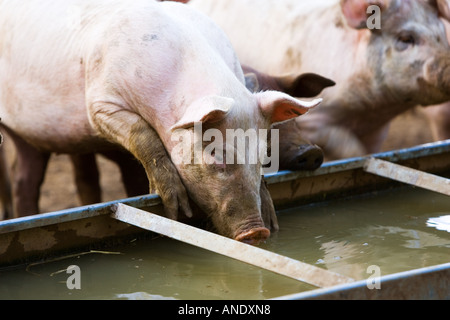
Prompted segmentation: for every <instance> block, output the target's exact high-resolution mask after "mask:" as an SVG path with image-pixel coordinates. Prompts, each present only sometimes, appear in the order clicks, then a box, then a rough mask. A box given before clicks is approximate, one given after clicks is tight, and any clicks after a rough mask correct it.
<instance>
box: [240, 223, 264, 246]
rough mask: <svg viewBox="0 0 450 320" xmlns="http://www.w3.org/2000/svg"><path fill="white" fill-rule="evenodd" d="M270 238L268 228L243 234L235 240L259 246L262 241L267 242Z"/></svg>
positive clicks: (254, 229) (256, 229)
mask: <svg viewBox="0 0 450 320" xmlns="http://www.w3.org/2000/svg"><path fill="white" fill-rule="evenodd" d="M269 236H270V231H269V229H266V228H263V227H261V228H253V229H251V230H249V231H247V232H243V233H241V234H240V235H238V236H237V237H236V238H235V240H237V241H240V242H244V243H247V244H251V245H257V244H259V243H260V242H261V241H265V240H266V239H267V238H269Z"/></svg>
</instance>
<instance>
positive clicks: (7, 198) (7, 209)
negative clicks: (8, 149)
mask: <svg viewBox="0 0 450 320" xmlns="http://www.w3.org/2000/svg"><path fill="white" fill-rule="evenodd" d="M0 201H1V204H2V212H0V220H2V219H10V218H12V217H13V215H12V203H11V201H12V196H11V185H10V181H9V177H8V170H7V165H6V159H5V152H4V149H2V148H0Z"/></svg>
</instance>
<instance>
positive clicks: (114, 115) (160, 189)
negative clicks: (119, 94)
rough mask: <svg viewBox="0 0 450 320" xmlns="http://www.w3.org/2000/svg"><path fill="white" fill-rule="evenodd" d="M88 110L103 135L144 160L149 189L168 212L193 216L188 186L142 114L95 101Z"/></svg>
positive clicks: (170, 214)
mask: <svg viewBox="0 0 450 320" xmlns="http://www.w3.org/2000/svg"><path fill="white" fill-rule="evenodd" d="M89 113H90V118H91V121H92V124H93V126H94V128H95V129H96V130H97V131H98V132H99V133H100V134H101V135H102V136H103V137H105V138H107V139H108V140H110V141H113V142H115V143H118V144H120V145H121V146H123V147H124V148H125V149H127V150H128V151H130V152H131V153H132V154H133V155H134V156H135V157H136V159H138V160H139V161H140V162H141V163H142V165H143V166H144V169H145V171H146V173H147V177H148V179H149V182H150V189H153V188H154V189H155V190H156V192H157V193H158V194H159V196H160V197H161V200H162V202H163V205H164V209H165V212H166V215H167V216H168V217H169V218H172V219H177V218H178V212H179V211H182V212H184V214H185V215H186V216H188V217H191V216H192V212H191V208H190V206H189V198H188V196H187V192H186V189H185V187H184V185H183V183H182V182H181V179H180V176H179V175H178V171H177V169H176V168H175V166H174V165H173V163H172V161H171V160H170V157H169V155H168V154H167V151H166V149H165V147H164V145H163V143H162V141H161V140H160V138H159V136H158V134H157V133H156V131H155V130H153V128H152V127H151V126H150V125H149V124H148V123H147V122H146V121H145V120H144V119H143V118H142V117H141V116H140V115H138V114H136V113H133V112H131V111H128V110H124V109H123V108H121V107H120V106H117V105H115V104H112V103H100V102H98V103H93V104H91V105H90V107H89Z"/></svg>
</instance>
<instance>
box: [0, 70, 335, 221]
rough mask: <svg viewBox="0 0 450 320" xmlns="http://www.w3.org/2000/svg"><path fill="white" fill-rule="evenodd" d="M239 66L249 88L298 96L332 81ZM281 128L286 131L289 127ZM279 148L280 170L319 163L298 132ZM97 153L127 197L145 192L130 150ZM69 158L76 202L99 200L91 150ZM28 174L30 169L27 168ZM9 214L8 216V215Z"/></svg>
mask: <svg viewBox="0 0 450 320" xmlns="http://www.w3.org/2000/svg"><path fill="white" fill-rule="evenodd" d="M242 69H243V72H244V76H245V84H246V87H247V89H249V90H250V92H258V91H261V90H277V91H282V92H285V93H288V94H291V95H292V94H295V95H297V96H301V97H313V96H316V95H317V94H318V93H320V92H321V91H322V90H323V88H325V87H328V86H332V85H334V82H333V81H331V80H330V79H326V78H324V77H321V76H319V75H316V74H301V75H285V76H283V77H273V76H270V75H268V74H264V73H261V72H258V71H257V70H255V69H252V68H249V67H247V66H242ZM290 121H292V120H290ZM276 126H277V125H275V128H276ZM284 132H285V133H286V134H290V132H289V131H284ZM279 148H280V150H279V153H280V159H279V168H280V170H315V169H317V168H318V167H320V165H321V164H322V161H323V152H322V149H321V148H320V147H318V146H317V145H312V144H311V143H309V142H308V141H306V140H305V139H302V137H301V136H300V135H294V136H288V137H286V136H282V137H280V145H279ZM164 153H165V151H164V150H161V154H164ZM101 154H102V155H103V156H105V157H106V158H108V159H109V160H111V161H113V162H115V163H116V164H117V165H118V167H119V169H120V172H121V177H122V182H123V183H124V187H125V191H126V194H127V196H128V197H133V196H138V195H143V194H145V193H147V192H148V180H147V178H146V175H145V171H144V169H143V167H142V166H141V165H140V164H139V162H138V161H136V159H135V158H134V157H133V156H132V155H131V154H130V153H128V152H116V151H108V152H105V151H103V152H101ZM70 159H71V162H72V164H73V172H74V178H75V184H76V187H77V194H78V198H79V202H80V203H81V204H82V205H88V204H92V203H98V202H101V188H100V183H99V171H98V167H97V163H96V158H95V154H86V153H84V154H73V153H72V154H70ZM30 174H33V173H32V172H31V173H30ZM0 178H1V177H0ZM29 189H31V190H29ZM5 190H6V189H5ZM22 190H23V189H22ZM30 192H33V190H32V188H28V187H27V190H25V191H23V193H24V194H29V193H30ZM19 198H20V199H22V201H21V206H25V207H27V208H30V209H29V212H38V210H39V209H38V203H36V198H37V197H35V198H34V199H30V198H29V197H26V196H21V197H19ZM0 199H2V202H3V203H5V206H7V205H8V204H9V203H10V202H11V199H10V198H9V197H8V196H7V194H6V193H5V194H4V197H2V198H0ZM23 199H25V200H23ZM26 200H28V201H30V202H31V203H30V204H28V205H25V203H26V202H27V201H26ZM32 208H33V209H32ZM10 211H11V210H10ZM20 215H21V214H20V213H16V216H20ZM9 216H10V217H12V216H11V215H9Z"/></svg>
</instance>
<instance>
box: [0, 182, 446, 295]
mask: <svg viewBox="0 0 450 320" xmlns="http://www.w3.org/2000/svg"><path fill="white" fill-rule="evenodd" d="M449 208H450V198H449V197H446V196H443V195H439V194H435V193H432V192H428V191H422V190H416V189H409V188H407V189H405V190H400V191H399V190H395V191H393V192H392V193H384V194H381V195H377V196H370V197H360V198H355V199H351V200H340V201H333V202H328V203H325V204H320V205H313V206H305V207H301V208H295V209H289V210H285V211H282V212H279V223H280V229H281V230H280V231H279V232H277V233H274V234H273V235H272V236H271V238H270V239H269V240H268V241H267V242H266V243H265V244H263V245H262V247H263V248H265V249H267V250H271V251H274V252H276V253H279V254H283V255H286V256H288V257H291V258H294V259H297V260H300V261H303V262H306V263H310V264H313V265H316V266H318V267H322V268H326V269H329V270H332V271H335V272H339V273H342V274H345V275H347V276H350V277H353V278H355V279H367V278H368V277H369V276H370V275H371V274H368V273H367V267H368V266H370V265H377V266H379V267H380V270H381V274H382V275H386V274H390V273H394V272H400V271H405V270H411V269H416V268H420V267H425V266H431V265H436V264H441V263H445V262H449V261H450V259H449V257H450V256H449V248H450V233H449V232H447V231H443V230H442V229H441V228H438V227H436V226H441V225H442V224H445V223H447V222H448V220H447V219H448V218H443V217H442V215H443V212H448V209H449ZM436 217H439V218H436ZM447 217H448V216H447ZM430 226H432V228H430ZM112 250H114V251H120V252H121V253H122V254H120V255H103V254H85V255H80V256H75V257H73V256H72V257H70V258H67V259H64V260H60V261H55V262H49V263H45V264H41V265H35V266H33V267H32V268H31V269H30V271H32V273H31V272H27V271H25V268H21V269H17V270H14V271H11V270H8V271H0V299H5V298H8V299H267V298H273V297H277V296H282V295H286V294H291V293H296V292H301V291H306V290H311V289H313V288H314V287H312V286H310V285H307V284H304V283H301V282H298V281H295V280H292V279H289V278H286V277H283V276H281V275H278V274H274V273H272V272H269V271H265V270H262V269H259V268H257V267H253V266H250V265H247V264H245V263H242V262H239V261H235V260H233V259H230V258H227V257H224V256H221V255H218V254H215V253H211V252H208V251H206V250H203V249H200V248H196V247H193V246H190V245H187V244H184V243H180V242H178V241H175V240H171V239H168V238H164V237H157V238H156V239H152V240H150V239H149V240H139V241H135V242H132V243H130V244H127V245H124V246H121V247H116V248H113V249H112ZM72 264H74V265H78V266H79V267H80V270H81V290H69V289H68V288H67V286H66V281H67V278H68V276H69V275H68V274H66V273H65V272H61V270H64V269H65V268H67V267H68V266H69V265H72Z"/></svg>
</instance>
